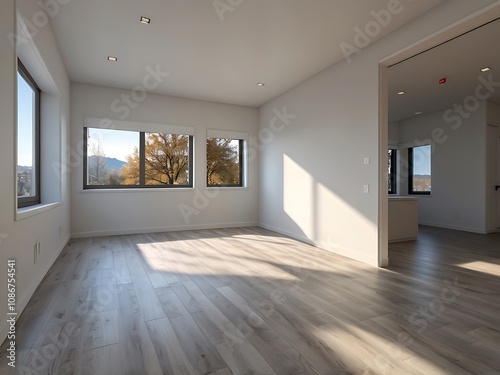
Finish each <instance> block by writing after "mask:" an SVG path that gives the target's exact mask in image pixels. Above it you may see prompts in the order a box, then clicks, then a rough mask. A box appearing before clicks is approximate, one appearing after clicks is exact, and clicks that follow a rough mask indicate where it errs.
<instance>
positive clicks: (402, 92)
mask: <svg viewBox="0 0 500 375" xmlns="http://www.w3.org/2000/svg"><path fill="white" fill-rule="evenodd" d="M404 94H406V91H400V92H398V95H404Z"/></svg>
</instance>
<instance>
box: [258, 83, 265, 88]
mask: <svg viewBox="0 0 500 375" xmlns="http://www.w3.org/2000/svg"><path fill="white" fill-rule="evenodd" d="M265 85H266V84H265V83H262V82H259V83H257V86H260V87H262V86H265Z"/></svg>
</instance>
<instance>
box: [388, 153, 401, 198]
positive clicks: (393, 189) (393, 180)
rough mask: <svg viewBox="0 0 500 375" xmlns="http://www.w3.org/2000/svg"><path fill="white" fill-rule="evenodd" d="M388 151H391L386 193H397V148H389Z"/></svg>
mask: <svg viewBox="0 0 500 375" xmlns="http://www.w3.org/2000/svg"><path fill="white" fill-rule="evenodd" d="M389 151H391V158H390V160H391V169H390V170H389V179H388V181H387V182H388V186H387V188H388V194H397V184H398V179H397V173H398V172H397V169H398V168H397V162H398V156H397V152H398V151H397V150H396V149H393V148H390V149H389Z"/></svg>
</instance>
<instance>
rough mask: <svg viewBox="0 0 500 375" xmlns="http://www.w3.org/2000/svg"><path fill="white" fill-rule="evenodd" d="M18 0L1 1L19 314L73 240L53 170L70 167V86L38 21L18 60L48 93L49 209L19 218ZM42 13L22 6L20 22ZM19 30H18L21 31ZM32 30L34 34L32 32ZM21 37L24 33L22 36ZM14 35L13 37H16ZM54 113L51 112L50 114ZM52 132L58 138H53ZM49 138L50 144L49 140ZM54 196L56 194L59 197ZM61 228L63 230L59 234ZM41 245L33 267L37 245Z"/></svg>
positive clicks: (6, 253) (5, 207)
mask: <svg viewBox="0 0 500 375" xmlns="http://www.w3.org/2000/svg"><path fill="white" fill-rule="evenodd" d="M15 4H16V2H15V1H14V0H5V1H3V2H2V12H0V25H1V34H0V35H2V38H0V82H2V86H1V90H0V108H1V109H0V113H2V124H3V125H2V136H1V137H0V150H2V158H0V174H1V176H2V178H1V179H0V207H1V210H0V264H1V267H0V280H1V282H0V284H1V285H3V286H5V285H6V281H7V275H6V270H7V259H15V260H16V268H17V269H16V276H17V278H16V286H17V290H16V294H17V309H18V312H21V311H22V310H23V309H24V307H25V306H26V304H27V302H28V300H29V298H30V297H31V295H32V293H33V292H34V291H35V289H36V287H37V286H38V284H39V283H40V281H41V280H42V278H43V276H44V275H45V274H46V272H47V270H48V268H49V267H50V266H51V264H52V263H53V261H54V260H55V259H56V257H57V255H58V254H59V253H60V251H61V250H62V248H63V247H64V245H65V244H66V242H67V241H68V239H69V189H68V187H69V183H68V178H67V175H66V174H64V173H61V169H60V168H58V167H56V168H52V164H53V163H54V165H57V166H59V165H62V164H65V162H66V157H65V154H66V145H67V144H68V134H69V132H68V124H67V120H66V119H68V118H69V81H68V78H67V76H66V72H65V69H64V65H63V63H62V59H61V57H60V54H59V51H58V49H57V47H56V43H55V40H54V37H53V35H52V31H51V29H50V26H49V25H48V24H43V23H40V22H38V25H39V26H37V28H36V34H34V36H33V38H32V39H26V40H24V42H22V43H20V44H19V50H18V52H19V55H20V57H21V58H23V62H24V63H25V65H26V66H27V68H28V70H30V72H31V74H32V75H33V76H34V79H35V80H36V81H37V83H38V84H39V86H40V87H41V89H42V91H43V95H42V111H43V113H42V115H41V116H42V122H41V127H42V146H41V148H42V150H41V155H42V192H41V193H42V204H49V203H52V204H54V205H52V206H45V208H44V209H39V210H34V211H33V210H31V212H25V213H24V214H23V215H18V214H17V213H16V211H17V209H16V187H15V185H16V179H17V178H16V167H15V164H16V163H15V152H16V151H15V144H16V138H15V129H16V112H17V110H16V96H17V94H16V74H17V73H16V50H15V49H14V48H13V46H12V45H11V43H10V41H9V38H8V36H9V35H16V22H17V21H16V12H15ZM40 11H41V9H40V8H39V6H38V5H37V3H36V2H33V1H28V0H19V1H17V12H18V18H20V17H24V19H26V20H28V21H30V20H32V19H33V17H34V15H36V14H37V12H40ZM18 31H19V30H18ZM32 31H33V29H32ZM19 32H20V31H19ZM11 33H12V34H11ZM48 109H50V110H48ZM48 131H50V132H53V137H51V138H50V137H48ZM49 138H50V139H49ZM54 191H55V193H54ZM59 227H60V228H61V229H59ZM36 241H40V243H41V255H40V256H39V258H38V262H37V264H34V255H33V246H34V244H35V242H36ZM0 310H1V311H3V312H5V311H7V294H6V288H1V290H0ZM5 322H6V319H2V321H1V322H0V342H1V341H3V339H4V338H5V337H6V334H7V329H8V327H7V325H6V324H5Z"/></svg>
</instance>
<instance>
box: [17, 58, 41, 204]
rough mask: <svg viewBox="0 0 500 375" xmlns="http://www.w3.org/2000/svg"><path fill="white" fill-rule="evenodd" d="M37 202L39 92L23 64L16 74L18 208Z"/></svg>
mask: <svg viewBox="0 0 500 375" xmlns="http://www.w3.org/2000/svg"><path fill="white" fill-rule="evenodd" d="M39 203H40V89H39V88H38V86H37V84H36V82H35V80H34V79H33V78H32V77H31V75H30V74H29V72H28V70H27V69H26V68H25V67H24V65H23V64H22V63H21V62H20V61H18V73H17V206H18V207H19V208H22V207H27V206H32V205H35V204H39Z"/></svg>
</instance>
